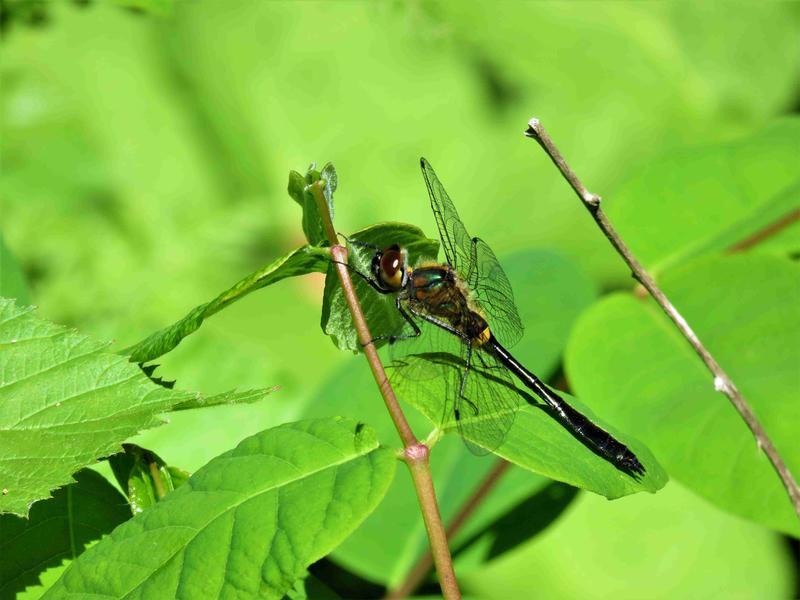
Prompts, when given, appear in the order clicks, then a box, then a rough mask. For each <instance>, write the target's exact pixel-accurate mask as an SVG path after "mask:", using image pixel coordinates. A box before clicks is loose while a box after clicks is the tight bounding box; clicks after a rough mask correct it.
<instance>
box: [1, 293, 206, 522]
mask: <svg viewBox="0 0 800 600" xmlns="http://www.w3.org/2000/svg"><path fill="white" fill-rule="evenodd" d="M0 344H2V345H3V347H4V348H3V380H2V382H0V407H2V410H0V440H2V444H1V445H2V447H3V449H4V450H3V455H2V457H0V482H1V483H0V486H2V488H3V495H2V496H0V510H2V511H3V512H12V513H16V514H19V515H23V516H24V515H26V514H27V512H28V509H29V507H30V504H31V503H32V502H33V501H35V500H39V499H41V498H47V497H48V493H49V491H50V490H52V489H53V488H56V487H58V486H60V485H64V484H66V483H69V482H70V481H71V478H70V476H71V475H72V473H74V472H76V471H77V470H78V469H80V468H81V467H85V466H87V465H89V464H91V463H92V462H94V461H95V460H96V459H97V458H98V457H101V456H105V455H107V454H110V453H112V452H114V451H116V450H117V449H118V448H119V445H120V443H121V442H122V441H124V440H125V439H126V438H127V437H129V436H131V435H133V434H135V433H136V432H137V431H140V430H142V429H147V428H149V427H154V426H156V425H159V424H160V423H161V422H162V421H161V419H160V418H159V417H158V414H159V413H162V412H164V411H167V410H169V409H170V408H172V407H173V406H175V405H176V404H180V403H182V402H186V401H187V400H189V399H190V398H191V394H189V393H187V392H178V391H172V390H167V389H165V388H163V387H160V386H157V385H155V384H154V383H152V382H151V381H150V380H149V379H148V378H147V377H146V376H145V375H144V374H143V373H142V372H141V371H140V370H139V368H138V367H136V365H133V364H131V363H129V362H128V361H127V360H126V359H125V358H124V357H122V356H119V355H116V354H112V353H109V352H106V351H105V349H106V348H107V346H108V344H104V343H100V342H96V341H94V340H92V339H91V338H89V337H87V336H84V335H80V334H78V333H74V332H70V331H68V330H66V329H65V328H63V327H59V326H56V325H53V324H51V323H49V322H47V321H43V320H41V319H37V318H36V317H34V316H33V314H32V309H20V308H18V307H16V306H15V305H14V302H13V301H11V300H7V299H0Z"/></svg>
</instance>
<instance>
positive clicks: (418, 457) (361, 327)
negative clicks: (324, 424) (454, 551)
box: [311, 182, 461, 600]
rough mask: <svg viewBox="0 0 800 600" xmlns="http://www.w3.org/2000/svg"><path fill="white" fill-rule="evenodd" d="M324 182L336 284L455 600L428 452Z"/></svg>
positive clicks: (318, 186) (445, 589)
mask: <svg viewBox="0 0 800 600" xmlns="http://www.w3.org/2000/svg"><path fill="white" fill-rule="evenodd" d="M322 185H324V183H321V182H316V183H314V184H313V185H312V186H311V193H312V194H313V196H314V200H315V201H316V203H317V207H318V208H319V213H320V215H321V216H322V221H323V225H324V228H325V235H326V237H327V238H328V241H329V242H330V243H331V257H332V258H333V260H334V264H335V265H336V272H337V274H338V275H339V282H340V284H341V286H342V291H343V292H344V297H345V301H346V302H347V307H348V308H349V310H350V314H351V315H352V317H353V325H354V326H355V328H356V332H357V333H358V340H359V342H361V345H362V347H363V349H364V356H365V357H366V359H367V362H368V363H369V367H370V370H371V371H372V376H373V377H374V378H375V382H376V383H377V384H378V389H379V390H380V392H381V396H382V397H383V401H384V403H385V404H386V408H387V410H388V411H389V415H390V417H391V418H392V422H393V423H394V426H395V428H396V429H397V433H398V434H399V435H400V439H401V440H402V442H403V447H404V450H403V460H404V461H405V463H406V465H408V469H409V472H410V473H411V479H412V481H413V482H414V489H415V490H416V493H417V499H418V500H419V505H420V509H421V510H422V519H423V521H424V523H425V530H426V531H427V532H428V541H429V543H430V547H431V552H432V554H433V561H434V564H435V565H436V573H437V574H438V575H439V585H440V586H441V588H442V595H443V596H444V597H445V598H447V599H448V600H450V599H453V600H458V599H460V598H461V591H460V590H459V588H458V581H457V580H456V574H455V571H454V570H453V559H452V557H451V556H450V548H449V547H448V545H447V535H446V534H445V530H444V524H443V523H442V516H441V514H440V513H439V504H438V503H437V501H436V492H435V490H434V487H433V478H432V477H431V470H430V461H429V458H430V450H429V449H428V447H427V446H426V445H425V444H421V443H420V442H419V441H418V440H417V438H416V436H415V435H414V432H413V431H412V430H411V427H410V425H409V424H408V421H407V420H406V417H405V415H404V414H403V410H402V408H401V407H400V403H399V402H398V400H397V395H396V394H395V393H394V390H393V389H392V386H391V384H390V383H389V378H388V377H387V376H386V371H385V370H384V369H383V364H382V363H381V360H380V357H379V356H378V351H377V350H376V349H375V344H373V343H372V334H370V332H369V328H368V327H367V321H366V319H365V318H364V312H363V311H362V310H361V304H360V303H359V301H358V297H357V296H356V292H355V288H354V286H353V281H352V279H351V278H350V271H349V270H348V269H347V266H346V265H347V264H348V261H347V248H345V247H343V246H340V245H339V244H338V239H337V237H336V230H335V229H334V227H333V223H332V221H331V215H330V212H329V211H328V205H327V202H325V196H324V195H323V192H322Z"/></svg>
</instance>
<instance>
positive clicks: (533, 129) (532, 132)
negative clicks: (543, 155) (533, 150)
mask: <svg viewBox="0 0 800 600" xmlns="http://www.w3.org/2000/svg"><path fill="white" fill-rule="evenodd" d="M525 135H526V136H527V137H531V138H538V137H539V119H537V118H536V117H533V118H532V119H531V120H530V121H528V128H527V129H526V130H525Z"/></svg>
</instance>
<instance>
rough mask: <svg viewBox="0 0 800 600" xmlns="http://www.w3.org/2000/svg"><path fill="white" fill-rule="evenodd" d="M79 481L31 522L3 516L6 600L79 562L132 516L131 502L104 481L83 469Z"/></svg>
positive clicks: (35, 510)
mask: <svg viewBox="0 0 800 600" xmlns="http://www.w3.org/2000/svg"><path fill="white" fill-rule="evenodd" d="M74 478H75V483H71V484H69V485H67V486H64V487H62V488H61V489H59V490H56V491H55V492H54V493H53V497H52V498H48V499H47V500H43V501H41V502H37V503H36V504H34V505H33V507H32V508H31V510H30V514H29V515H28V518H23V517H17V516H15V515H8V514H7V515H0V557H2V560H0V597H2V598H11V597H14V594H15V593H17V592H20V591H22V590H23V589H24V588H25V587H26V586H30V585H34V584H35V583H37V581H38V579H39V574H40V573H41V572H42V571H44V570H45V569H46V568H48V567H52V566H54V565H59V564H60V563H61V562H62V561H64V560H65V559H74V558H77V557H78V555H79V554H80V553H81V552H82V551H83V549H84V548H85V547H86V546H87V545H88V544H90V543H91V542H93V541H95V540H98V539H100V536H101V535H104V534H107V533H111V530H112V529H114V527H116V526H117V525H119V524H120V523H122V522H124V521H125V520H126V519H128V518H129V517H130V516H131V513H130V510H129V509H128V507H127V505H126V503H125V498H123V497H122V495H120V493H119V491H117V489H116V488H115V487H114V486H112V485H111V484H110V483H109V482H108V481H107V480H106V479H105V478H104V477H103V476H102V475H99V474H97V473H95V472H94V471H91V470H89V469H82V470H80V471H78V472H77V473H75V474H74Z"/></svg>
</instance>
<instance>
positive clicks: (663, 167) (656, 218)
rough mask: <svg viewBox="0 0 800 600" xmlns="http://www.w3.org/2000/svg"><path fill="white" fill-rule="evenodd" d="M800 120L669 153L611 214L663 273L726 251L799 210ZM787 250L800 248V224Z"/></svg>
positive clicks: (622, 193) (632, 181)
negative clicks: (752, 133) (709, 254)
mask: <svg viewBox="0 0 800 600" xmlns="http://www.w3.org/2000/svg"><path fill="white" fill-rule="evenodd" d="M798 156H800V119H798V118H786V119H782V120H780V121H777V122H775V123H773V124H772V125H771V126H769V127H768V128H766V129H764V130H762V131H760V132H759V133H757V134H756V135H753V136H751V137H746V138H743V139H739V140H736V141H733V142H728V143H725V144H719V145H716V146H710V147H705V148H698V149H692V150H686V151H683V152H681V153H675V154H670V155H668V156H666V157H663V158H661V159H659V160H657V161H654V162H652V163H650V164H647V165H645V166H643V167H642V168H640V169H639V170H638V171H636V172H635V173H634V174H633V175H632V176H631V177H630V178H629V179H627V181H626V182H625V183H623V184H622V186H621V187H620V188H619V189H618V190H616V191H615V192H614V193H613V194H611V195H610V196H609V198H610V200H609V203H608V207H607V208H608V212H609V215H610V217H611V219H612V221H613V222H614V226H615V227H616V228H617V229H618V231H619V232H620V234H621V235H622V237H623V238H624V239H625V241H626V243H627V244H628V245H629V246H630V247H631V249H632V250H633V253H634V254H635V255H636V256H637V258H638V259H639V260H640V262H642V264H644V265H645V267H647V268H649V269H652V270H653V271H655V272H663V271H664V269H667V268H669V267H670V266H671V265H675V264H679V263H681V262H685V261H686V260H687V259H689V258H691V257H692V256H696V255H698V254H701V253H708V252H710V251H714V250H721V249H724V248H726V247H729V246H730V245H733V244H735V243H736V242H739V241H742V240H744V239H746V238H747V237H748V236H750V235H752V234H753V233H755V232H757V231H758V230H760V229H763V228H765V227H768V226H769V225H771V224H772V223H775V222H776V221H778V220H779V219H780V218H781V217H783V216H785V215H787V214H789V213H791V212H792V211H797V210H798V209H800V178H798V170H797V157H798ZM793 240H794V241H793V242H792V243H790V242H788V240H787V248H785V250H788V251H790V252H791V251H795V252H796V251H798V250H800V224H797V223H796V224H795V225H794V237H793Z"/></svg>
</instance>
